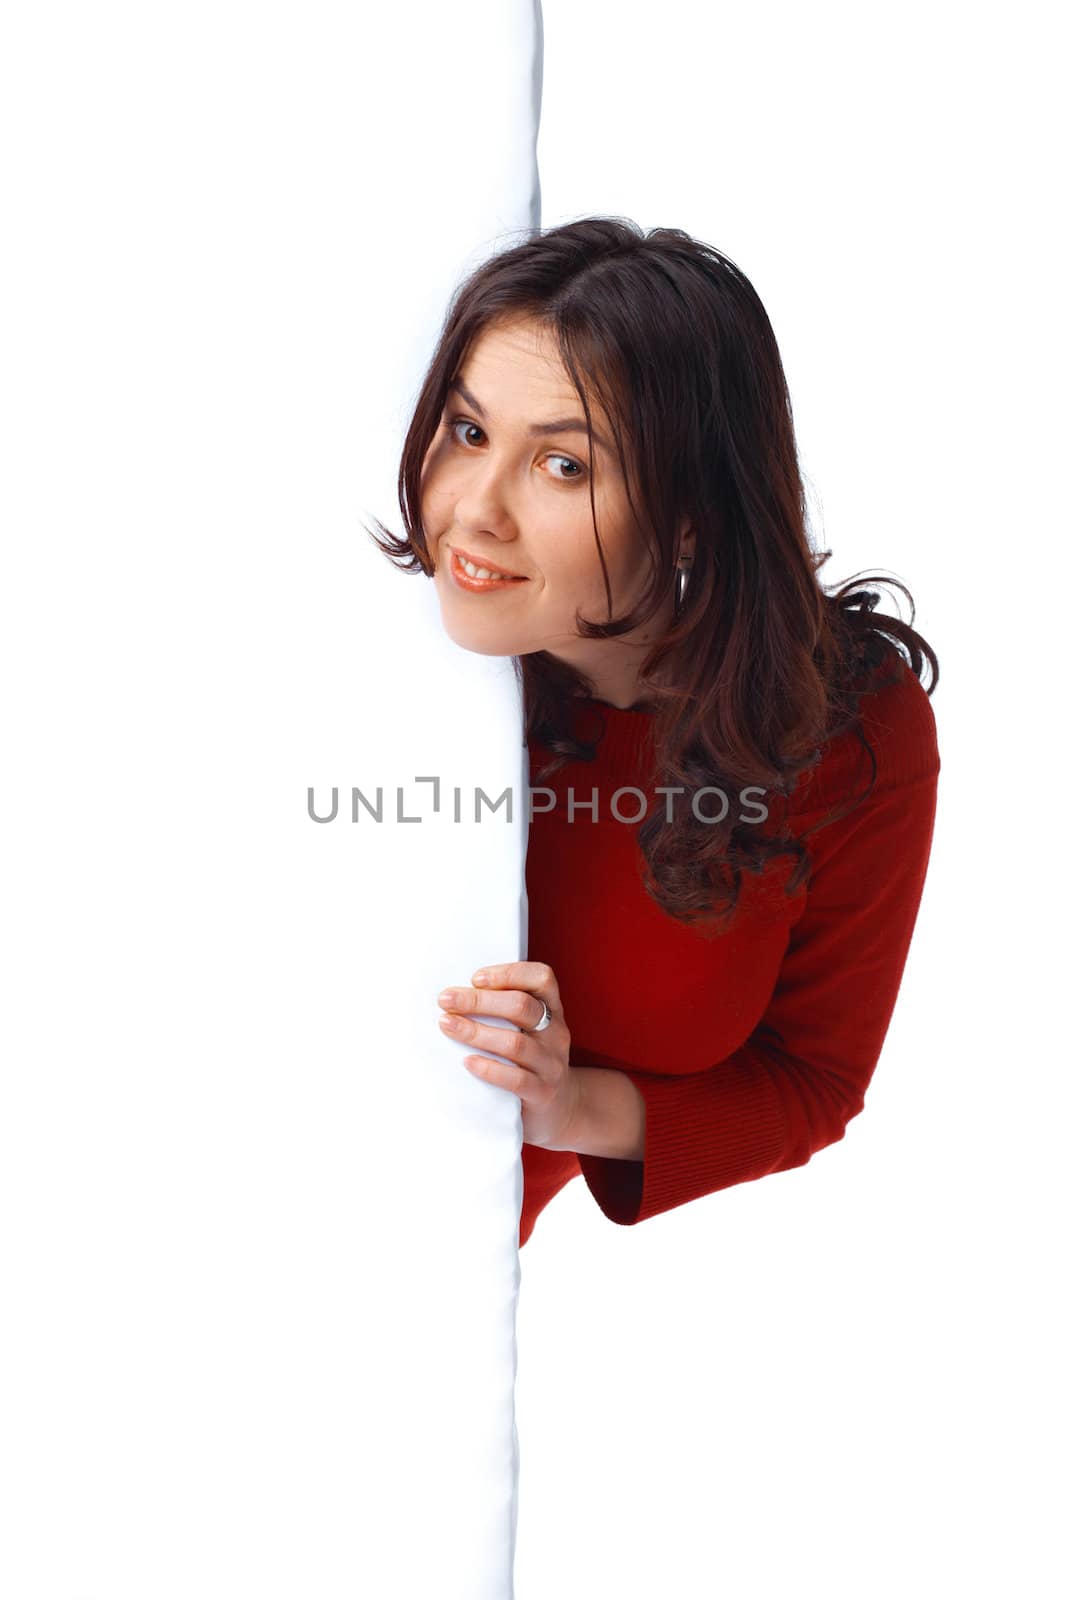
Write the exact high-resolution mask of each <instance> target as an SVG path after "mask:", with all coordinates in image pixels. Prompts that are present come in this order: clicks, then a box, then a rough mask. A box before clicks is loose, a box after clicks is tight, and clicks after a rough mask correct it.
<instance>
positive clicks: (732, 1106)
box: [568, 679, 941, 1226]
mask: <svg viewBox="0 0 1067 1600" xmlns="http://www.w3.org/2000/svg"><path fill="white" fill-rule="evenodd" d="M902 692H903V694H904V695H906V696H909V697H910V698H909V699H908V700H907V701H906V703H905V704H904V706H903V709H902V710H901V711H899V712H898V713H896V715H897V716H898V718H899V720H898V724H897V727H896V729H895V730H894V737H893V738H892V739H891V740H890V741H889V742H888V744H887V745H884V746H883V751H882V755H883V757H884V759H882V760H880V769H881V770H880V774H879V781H877V782H876V784H875V787H874V789H873V790H872V792H871V794H870V795H869V796H868V797H867V799H866V800H864V801H863V802H862V803H861V804H860V805H858V806H856V807H855V808H854V809H853V810H852V811H851V812H849V813H848V814H847V815H846V816H844V817H842V818H840V819H839V820H838V821H836V822H833V823H830V824H829V825H827V826H826V827H823V828H822V829H820V830H819V831H818V832H817V833H814V834H812V835H811V837H810V838H809V839H808V841H807V847H808V849H809V850H810V851H811V854H812V858H813V870H812V875H811V879H810V881H809V884H808V888H807V892H806V898H805V904H804V910H803V912H802V913H801V915H800V917H799V919H798V921H797V922H796V924H795V926H794V927H793V929H792V931H791V934H790V938H789V944H788V947H787V949H786V952H785V955H784V957H783V960H782V964H781V968H780V970H779V974H778V978H777V980H776V983H775V988H774V992H773V994H772V996H771V999H770V1002H769V1004H768V1006H767V1009H766V1011H765V1012H764V1014H763V1016H762V1017H761V1019H760V1021H759V1023H758V1024H757V1026H756V1027H755V1029H754V1030H753V1032H752V1033H751V1034H750V1036H749V1038H748V1039H747V1040H746V1042H745V1043H744V1044H743V1045H742V1046H741V1047H740V1049H738V1050H735V1051H734V1052H733V1053H732V1054H731V1055H729V1056H727V1057H726V1058H725V1059H724V1060H722V1061H719V1062H717V1063H714V1064H712V1063H709V1065H708V1067H707V1068H706V1069H704V1070H701V1071H699V1072H695V1073H689V1074H686V1075H682V1076H678V1075H662V1076H661V1075H659V1074H655V1073H649V1072H641V1071H637V1070H636V1069H631V1068H629V1067H628V1066H627V1065H625V1064H624V1063H618V1064H617V1065H614V1066H611V1067H605V1068H604V1069H601V1071H600V1072H598V1073H597V1076H596V1077H595V1078H592V1077H591V1078H589V1079H588V1080H587V1081H586V1080H583V1089H584V1088H585V1087H586V1086H588V1087H589V1088H590V1089H591V1090H592V1095H591V1110H590V1113H589V1115H588V1117H587V1119H586V1122H585V1124H584V1126H583V1128H582V1129H581V1133H582V1140H583V1141H584V1143H585V1145H586V1148H585V1149H583V1148H582V1142H577V1143H576V1149H577V1154H578V1156H579V1160H580V1162H581V1167H582V1173H583V1175H584V1177H585V1180H586V1183H587V1184H588V1186H589V1188H590V1190H591V1191H592V1193H593V1196H594V1198H595V1199H596V1201H597V1204H598V1205H599V1206H600V1208H601V1210H602V1211H603V1212H604V1214H605V1215H606V1216H607V1217H609V1218H610V1219H611V1221H613V1222H617V1223H620V1224H622V1225H624V1226H628V1225H631V1224H633V1223H635V1222H641V1221H644V1220H645V1219H646V1218H648V1217H652V1216H656V1215H657V1214H658V1213H660V1212H662V1211H668V1210H670V1209H672V1208H673V1207H675V1206H679V1205H684V1204H686V1203H687V1202H688V1201H690V1200H695V1199H698V1198H700V1197H701V1196H703V1195H707V1194H712V1193H714V1192H716V1191H717V1190H719V1189H725V1188H728V1187H730V1186H731V1185H733V1184H737V1183H747V1182H751V1181H752V1180H753V1179H756V1178H760V1177H763V1176H765V1175H767V1174H769V1173H772V1172H784V1171H787V1170H788V1169H789V1168H791V1167H798V1166H803V1165H804V1164H805V1163H806V1162H807V1161H809V1160H810V1159H811V1157H812V1155H813V1154H814V1153H815V1152H816V1151H818V1150H821V1149H823V1148H825V1147H826V1146H827V1145H830V1144H833V1143H834V1142H835V1141H836V1140H838V1139H841V1138H842V1137H843V1136H844V1132H845V1128H846V1125H847V1124H848V1122H849V1121H850V1120H851V1118H852V1117H854V1116H855V1115H856V1114H857V1113H858V1112H859V1111H861V1110H862V1109H863V1104H864V1095H865V1092H866V1090H867V1087H868V1084H869V1082H870V1079H871V1076H872V1074H873V1072H874V1069H875V1066H876V1064H877V1061H878V1057H879V1055H880V1053H881V1049H882V1044H883V1041H884V1039H885V1035H886V1032H887V1030H888V1027H889V1022H890V1018H891V1017H892V1014H893V1010H894V1007H895V1004H896V998H897V992H898V989H899V986H900V982H901V978H902V976H903V972H904V965H905V961H906V959H907V953H908V948H909V945H910V943H911V937H912V932H913V929H914V925H915V920H916V917H917V915H918V910H919V903H920V900H921V897H922V891H923V886H924V882H925V877H926V869H927V864H928V861H929V855H930V848H931V842H932V837H933V828H934V817H935V813H936V807H937V785H938V774H939V771H940V765H941V763H940V757H939V755H938V751H937V742H936V735H935V731H934V725H933V716H932V712H931V711H930V709H929V706H928V704H926V701H927V696H926V693H925V691H924V690H923V689H922V688H921V686H919V684H918V683H917V681H916V680H914V679H913V683H912V685H911V686H910V687H906V688H905V689H904V691H902ZM889 744H891V745H893V746H894V748H893V749H890V748H889V747H888V745H889ZM808 820H809V821H810V820H811V819H810V818H809V819H808ZM605 1060H607V1058H605ZM586 1070H588V1071H594V1070H596V1069H594V1068H587V1069H586ZM602 1076H606V1077H607V1078H620V1079H624V1080H625V1081H626V1082H627V1083H628V1085H629V1087H630V1089H635V1090H637V1092H638V1093H639V1094H640V1096H641V1099H642V1101H643V1105H644V1112H645V1117H644V1123H645V1126H644V1137H643V1141H642V1144H643V1149H642V1148H641V1146H640V1145H639V1143H638V1139H637V1133H636V1129H637V1125H638V1123H637V1117H636V1114H635V1108H634V1107H633V1105H632V1097H631V1096H629V1095H628V1092H627V1091H626V1090H622V1089H621V1086H620V1085H619V1084H612V1085H611V1086H610V1087H605V1085H604V1083H603V1082H602V1081H601V1078H602ZM589 1145H595V1146H596V1148H595V1149H592V1150H590V1149H589V1148H588V1146H589ZM568 1148H570V1147H568ZM639 1150H640V1154H638V1153H637V1152H638V1151H639ZM626 1151H628V1152H630V1153H629V1155H626V1154H624V1153H623V1152H626ZM612 1152H614V1154H612Z"/></svg>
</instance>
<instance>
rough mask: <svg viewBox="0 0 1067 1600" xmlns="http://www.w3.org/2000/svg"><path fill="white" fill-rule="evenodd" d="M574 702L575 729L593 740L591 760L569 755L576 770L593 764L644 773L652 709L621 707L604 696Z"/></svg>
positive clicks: (649, 749) (649, 750)
mask: <svg viewBox="0 0 1067 1600" xmlns="http://www.w3.org/2000/svg"><path fill="white" fill-rule="evenodd" d="M576 706H577V709H576V711H575V731H576V733H577V735H578V737H579V738H580V739H583V740H585V739H589V740H592V739H593V738H594V737H596V741H597V747H596V756H595V758H594V762H585V761H581V760H579V759H578V758H577V757H574V758H573V765H574V767H575V768H576V769H577V770H579V771H580V770H582V769H583V768H585V767H588V766H592V765H596V766H597V767H598V768H599V769H600V770H601V771H605V772H613V773H614V772H619V773H622V772H625V773H629V774H634V775H639V776H644V775H647V773H648V770H649V768H650V767H651V764H652V759H653V745H652V725H653V723H654V721H655V712H653V711H640V710H637V709H636V708H635V707H632V706H630V707H627V708H625V709H624V708H623V707H621V706H613V705H609V704H608V702H607V701H606V700H595V699H582V700H580V701H578V702H577V703H576ZM601 729H602V730H603V731H601ZM534 742H535V743H536V741H534ZM539 748H542V749H543V748H544V747H543V746H540V747H539Z"/></svg>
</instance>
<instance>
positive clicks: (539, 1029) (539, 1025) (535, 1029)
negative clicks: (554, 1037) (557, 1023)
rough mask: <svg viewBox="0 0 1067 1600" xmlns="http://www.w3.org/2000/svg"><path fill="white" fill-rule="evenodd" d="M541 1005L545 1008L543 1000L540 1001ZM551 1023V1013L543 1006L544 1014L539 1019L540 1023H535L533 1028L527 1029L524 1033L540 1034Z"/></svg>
mask: <svg viewBox="0 0 1067 1600" xmlns="http://www.w3.org/2000/svg"><path fill="white" fill-rule="evenodd" d="M541 1004H542V1005H543V1006H545V1002H544V1001H543V1000H542V1001H541ZM551 1021H552V1013H551V1011H550V1010H549V1009H548V1007H547V1006H545V1014H544V1016H543V1017H542V1018H541V1020H540V1022H538V1023H536V1024H535V1025H534V1027H532V1028H527V1030H526V1032H527V1033H541V1032H542V1030H543V1029H545V1028H547V1027H548V1025H549V1023H550V1022H551Z"/></svg>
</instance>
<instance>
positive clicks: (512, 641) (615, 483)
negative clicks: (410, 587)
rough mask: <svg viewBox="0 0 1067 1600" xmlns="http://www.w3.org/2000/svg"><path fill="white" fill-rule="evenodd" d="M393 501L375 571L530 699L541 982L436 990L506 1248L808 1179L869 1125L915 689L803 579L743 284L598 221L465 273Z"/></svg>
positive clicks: (896, 961) (919, 744) (903, 924)
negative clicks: (505, 1216)
mask: <svg viewBox="0 0 1067 1600" xmlns="http://www.w3.org/2000/svg"><path fill="white" fill-rule="evenodd" d="M400 504H401V508H402V514H403V517H404V525H405V529H406V538H403V539H396V538H394V537H393V536H391V535H389V534H388V532H387V530H384V529H382V530H381V532H382V533H383V534H384V538H378V537H377V536H373V535H372V536H373V537H375V539H376V543H378V545H379V548H381V549H382V551H383V553H384V554H386V555H387V556H388V557H389V559H390V560H393V561H394V562H396V563H397V564H398V565H399V566H402V567H404V568H405V569H406V570H408V571H414V570H421V571H422V572H424V573H426V574H427V575H429V576H432V577H433V580H434V582H435V584H436V586H437V590H438V594H439V597H440V603H441V610H442V616H443V620H444V624H445V627H446V629H447V631H448V633H449V635H450V637H451V638H452V639H454V640H455V641H456V643H458V644H460V645H462V646H463V647H464V648H465V649H468V650H475V651H478V652H479V653H480V654H483V655H510V656H511V657H512V658H513V660H514V662H515V665H516V670H517V671H518V673H519V676H520V681H521V683H522V686H523V702H524V707H525V722H526V737H527V744H528V747H529V754H530V773H531V778H530V781H531V785H532V786H533V787H532V794H531V800H532V805H531V823H530V834H529V842H528V850H527V860H526V883H527V898H528V908H529V938H528V948H529V953H530V957H531V959H530V960H528V961H522V962H502V963H493V962H492V959H491V958H492V956H493V952H492V951H487V952H486V955H487V957H488V958H489V964H488V965H487V966H486V968H485V969H484V974H483V973H475V974H472V975H471V978H470V982H469V984H467V985H464V986H462V987H456V988H455V989H454V990H446V991H443V992H442V994H441V995H440V997H439V1002H440V1005H441V1006H442V1008H443V1011H444V1015H443V1016H442V1018H441V1019H440V1023H441V1026H442V1028H444V1029H446V1030H447V1031H448V1032H449V1033H450V1036H451V1037H453V1038H455V1039H457V1040H460V1041H461V1042H462V1043H463V1044H464V1045H465V1046H467V1047H468V1048H469V1049H470V1051H471V1052H472V1053H471V1054H469V1055H468V1056H466V1057H465V1062H466V1065H467V1066H468V1067H469V1069H470V1070H471V1071H472V1072H475V1073H477V1074H478V1075H479V1076H481V1077H483V1078H485V1079H486V1080H487V1081H488V1082H491V1083H495V1084H498V1085H500V1086H502V1087H503V1088H506V1089H509V1090H511V1091H512V1092H513V1093H515V1094H517V1095H518V1096H519V1097H520V1099H521V1101H522V1118H523V1135H524V1144H523V1168H524V1177H525V1194H524V1202H523V1210H522V1220H521V1225H520V1234H519V1243H520V1245H521V1244H524V1243H525V1242H526V1240H527V1239H528V1238H529V1236H530V1233H531V1231H532V1229H533V1226H534V1222H535V1220H536V1217H537V1215H538V1214H539V1212H540V1211H541V1210H542V1209H543V1208H544V1206H545V1205H546V1204H547V1203H548V1201H549V1200H550V1199H551V1198H552V1196H553V1195H554V1194H556V1193H557V1192H558V1191H559V1189H561V1188H562V1187H563V1185H564V1184H565V1183H567V1182H568V1181H569V1180H570V1179H571V1178H573V1177H576V1176H578V1175H579V1174H581V1175H582V1176H584V1178H585V1181H586V1183H587V1185H588V1187H589V1189H590V1190H591V1191H592V1194H593V1195H594V1197H595V1199H596V1201H597V1203H598V1204H599V1205H600V1207H601V1209H602V1210H603V1212H604V1213H605V1215H606V1216H607V1217H609V1218H610V1219H611V1220H612V1221H614V1222H616V1223H619V1224H622V1225H624V1226H628V1225H632V1224H633V1223H635V1222H641V1221H644V1220H645V1219H646V1218H648V1217H652V1216H656V1215H657V1214H659V1213H660V1212H662V1211H666V1210H669V1209H671V1208H672V1207H674V1206H678V1205H682V1204H684V1203H686V1202H687V1201H690V1200H695V1199H697V1198H699V1197H701V1196H704V1195H708V1194H712V1193H714V1192H715V1191H716V1190H718V1189H723V1188H726V1187H728V1186H730V1185H732V1184H736V1183H744V1182H749V1181H751V1180H752V1179H755V1178H759V1177H763V1176H765V1175H766V1174H768V1173H772V1172H783V1171H786V1170H788V1169H789V1168H790V1167H797V1166H801V1165H803V1164H804V1163H805V1162H807V1161H808V1160H809V1159H810V1158H811V1156H812V1155H813V1154H814V1153H815V1152H816V1151H817V1150H820V1149H822V1148H824V1147H825V1146H827V1145H829V1144H831V1143H833V1142H834V1141H835V1140H838V1139H840V1138H841V1137H842V1136H843V1134H844V1131H845V1127H846V1124H847V1123H848V1122H849V1120H850V1119H851V1118H852V1117H853V1116H855V1115H856V1113H857V1112H858V1111H860V1110H861V1109H862V1107H863V1102H864V1094H865V1091H866V1089H867V1085H868V1083H869V1082H870V1079H871V1075H872V1073H873V1071H874V1068H875V1065H876V1063H877V1061H878V1057H879V1055H880V1053H881V1049H882V1044H883V1041H884V1038H885V1034H886V1031H887V1029H888V1026H889V1021H890V1018H891V1016H892V1013H893V1009H894V1005H895V1002H896V996H897V991H898V988H899V985H900V980H901V977H902V974H903V970H904V964H905V960H906V957H907V953H908V948H909V944H910V941H911V936H912V930H913V927H914V923H915V919H916V915H917V913H918V909H919V902H920V897H921V895H922V890H923V884H924V880H925V876H926V868H927V862H928V858H929V852H930V846H931V840H932V836H933V826H934V815H935V808H936V796H937V782H938V773H939V771H940V757H939V754H938V747H937V734H936V728H935V723H934V717H933V712H932V710H931V708H930V703H929V695H930V693H931V692H932V690H933V689H934V687H935V686H936V684H937V680H938V664H937V658H936V656H935V655H934V654H933V651H932V650H931V649H930V647H929V646H928V645H927V643H926V641H925V640H924V639H923V638H922V637H921V636H920V635H919V634H917V633H916V632H915V631H914V630H913V629H912V628H911V627H910V626H909V625H908V624H907V623H905V622H903V621H902V620H901V619H900V618H898V617H895V616H891V615H888V614H885V613H882V612H879V611H877V610H875V609H874V607H875V603H876V600H877V596H876V595H874V594H872V593H870V592H867V591H865V590H862V589H857V588H856V587H855V586H856V584H857V583H858V582H859V580H858V579H851V580H849V581H848V583H846V584H844V585H841V586H839V587H838V592H837V593H835V594H830V593H828V592H827V591H825V590H824V589H823V588H822V587H821V585H820V582H819V579H818V570H819V568H820V567H821V566H822V564H823V562H824V561H825V560H826V559H827V557H828V556H829V555H830V554H831V553H832V552H830V551H827V552H826V553H825V554H822V555H818V554H815V553H813V551H812V549H811V547H810V545H809V541H808V536H807V529H806V505H805V497H804V490H803V486H802V483H801V475H800V469H799V465H798V459H797V446H796V440H795V437H794V432H793V424H792V414H791V408H790V401H789V393H788V389H787V385H786V381H785V376H784V374H783V371H782V366H781V360H780V357H779V353H778V347H777V343H776V341H775V337H774V334H773V331H772V329H771V326H770V323H769V321H768V318H767V314H766V312H765V310H764V307H763V305H762V303H761V301H760V300H759V298H758V296H757V295H756V292H755V290H754V289H753V287H752V285H751V284H750V283H749V281H748V280H747V278H746V277H745V276H744V274H743V273H742V272H740V270H739V269H738V268H737V267H736V266H735V265H734V264H733V263H732V262H731V261H730V260H729V259H727V258H726V257H725V256H723V255H722V254H721V253H720V252H717V251H715V250H712V249H710V248H709V247H708V246H706V245H704V244H701V243H699V242H697V241H695V240H694V239H692V238H691V237H690V236H689V235H688V234H686V233H684V232H682V231H680V230H677V229H669V228H655V229H653V230H651V231H650V232H649V233H647V234H642V232H641V231H640V230H639V229H637V228H636V227H634V226H633V225H632V224H630V223H628V222H626V221H620V220H616V219H612V218H587V219H584V220H582V221H578V222H573V223H569V224H567V225H565V226H563V227H559V228H555V229H552V230H550V231H547V232H544V233H541V234H538V235H535V236H533V237H531V238H529V239H527V240H526V241H525V242H523V243H522V244H520V245H518V246H517V247H516V248H513V249H510V250H508V251H507V252H506V253H502V254H500V255H497V256H495V257H494V258H492V259H490V260H489V261H488V262H486V263H485V264H484V265H482V266H481V267H480V268H479V269H478V270H477V271H476V272H474V273H473V275H472V276H471V277H470V278H469V279H468V280H467V281H466V282H465V283H464V284H463V285H462V286H461V288H460V289H459V291H458V292H457V294H456V296H455V297H454V298H453V302H452V304H451V306H450V308H449V313H448V316H447V319H446V324H445V327H444V331H443V333H442V335H441V338H440V340H439V342H438V346H437V349H436V351H435V353H434V356H433V359H432V361H431V364H430V369H429V372H428V373H427V376H426V379H425V382H424V384H423V388H422V391H421V393H420V395H419V398H418V401H417V404H416V406H415V411H414V415H413V419H412V422H411V426H410V429H409V432H408V436H407V439H406V442H405V447H404V451H403V457H402V461H401V467H400ZM378 526H379V528H381V525H380V524H378ZM880 581H886V582H893V581H894V580H891V579H889V580H880ZM901 587H903V586H901ZM904 592H905V593H906V594H907V593H908V591H907V590H906V589H905V590H904ZM908 598H909V601H910V599H911V596H910V594H909V595H908ZM912 616H913V617H914V607H912ZM898 646H902V647H903V651H902V650H901V649H900V648H898ZM924 655H925V656H926V657H927V658H928V660H929V663H930V668H931V683H930V689H929V690H926V689H924V688H923V687H922V684H921V681H920V680H921V675H922V668H923V657H924ZM483 1016H493V1017H502V1018H506V1019H508V1020H510V1021H511V1022H513V1023H515V1024H516V1025H517V1029H518V1030H519V1031H512V1030H511V1029H500V1028H495V1027H491V1026H486V1025H484V1024H482V1023H481V1022H479V1018H480V1017H483ZM481 1050H488V1051H491V1052H492V1053H493V1055H496V1056H503V1057H505V1058H506V1060H507V1063H508V1064H504V1063H502V1062H501V1061H499V1060H493V1059H492V1058H491V1057H490V1056H486V1055H482V1054H479V1053H478V1052H479V1051H481Z"/></svg>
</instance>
